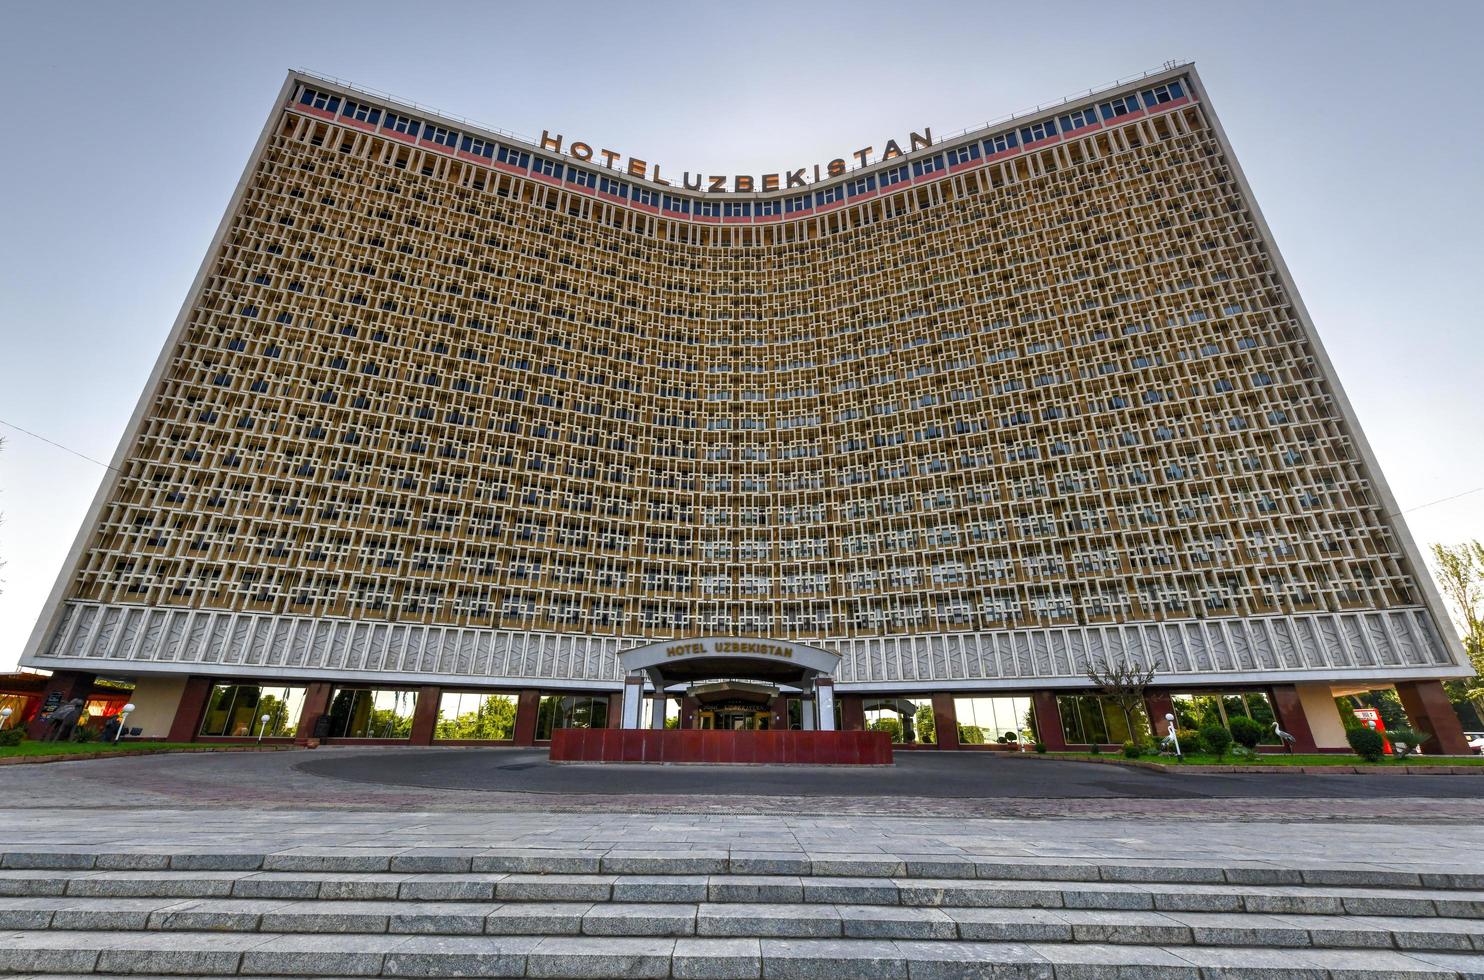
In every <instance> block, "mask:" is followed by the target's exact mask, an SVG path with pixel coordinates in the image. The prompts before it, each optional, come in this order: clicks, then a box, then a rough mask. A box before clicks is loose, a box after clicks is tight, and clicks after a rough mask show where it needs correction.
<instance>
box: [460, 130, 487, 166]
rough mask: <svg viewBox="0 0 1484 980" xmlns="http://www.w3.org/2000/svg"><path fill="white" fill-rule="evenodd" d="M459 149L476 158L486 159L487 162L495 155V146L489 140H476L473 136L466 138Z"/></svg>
mask: <svg viewBox="0 0 1484 980" xmlns="http://www.w3.org/2000/svg"><path fill="white" fill-rule="evenodd" d="M459 149H461V150H463V151H464V152H465V153H472V154H474V155H475V156H478V157H484V158H485V159H486V160H488V159H490V158H491V157H493V156H494V155H495V144H493V143H491V142H490V141H489V140H482V139H475V138H474V137H473V136H465V137H464V142H463V143H462V144H461V145H460V146H459Z"/></svg>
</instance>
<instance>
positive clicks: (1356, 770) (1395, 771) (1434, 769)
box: [1015, 753, 1484, 776]
mask: <svg viewBox="0 0 1484 980" xmlns="http://www.w3.org/2000/svg"><path fill="white" fill-rule="evenodd" d="M1015 754H1020V753H1015ZM1034 758H1039V759H1049V760H1050V761H1052V762H1088V763H1091V764H1093V765H1095V766H1123V767H1125V768H1128V769H1148V770H1151V771H1153V772H1175V773H1180V772H1193V773H1222V772H1226V773H1249V772H1255V773H1265V774H1268V773H1271V774H1282V773H1298V774H1300V775H1304V776H1326V775H1337V776H1388V775H1399V776H1484V766H1447V765H1442V766H1428V765H1417V766H1414V765H1402V766H1366V765H1355V766H1348V765H1347V766H1261V765H1258V766H1244V765H1229V766H1211V765H1188V766H1183V765H1170V764H1167V763H1163V762H1141V761H1140V760H1138V759H1098V758H1082V757H1079V758H1076V759H1068V758H1064V757H1058V756H1054V755H1036V756H1034Z"/></svg>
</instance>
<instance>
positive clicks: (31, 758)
mask: <svg viewBox="0 0 1484 980" xmlns="http://www.w3.org/2000/svg"><path fill="white" fill-rule="evenodd" d="M297 747H298V746H293V745H265V746H262V747H261V748H259V747H258V746H256V745H221V746H216V745H210V746H202V747H201V748H199V749H108V750H104V751H102V752H68V753H66V754H65V755H17V756H11V757H9V758H0V766H25V765H41V764H43V763H48V762H83V761H86V760H88V759H117V758H124V757H127V756H134V755H176V754H180V753H185V754H191V753H196V752H284V751H286V750H288V749H292V748H297Z"/></svg>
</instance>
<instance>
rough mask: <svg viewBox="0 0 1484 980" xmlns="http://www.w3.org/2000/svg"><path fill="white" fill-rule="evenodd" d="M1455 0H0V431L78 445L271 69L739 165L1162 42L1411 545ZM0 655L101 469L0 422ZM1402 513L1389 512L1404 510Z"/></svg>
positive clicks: (202, 213) (222, 201)
mask: <svg viewBox="0 0 1484 980" xmlns="http://www.w3.org/2000/svg"><path fill="white" fill-rule="evenodd" d="M1480 36H1484V2H1479V0H1460V2H1453V3H1447V2H1435V3H1410V4H1408V3H1400V4H1399V3H1395V2H1385V3H1379V2H1360V0H1344V2H1320V0H1303V2H1293V0H1282V2H1273V3H1263V2H1253V0H1243V2H1237V3H1230V2H1227V3H1214V2H1196V3H1188V2H1187V3H1175V2H1159V3H1149V2H1142V0H1114V2H1105V3H1072V2H1064V3H1057V2H1043V3H1025V2H1023V0H1017V2H1013V3H1006V2H977V3H951V2H938V3H920V2H914V0H894V2H879V0H849V2H825V0H810V2H808V3H803V2H796V3H787V4H784V3H770V2H757V0H750V2H746V3H708V2H705V0H689V2H686V3H676V4H672V5H666V4H646V3H626V4H619V3H615V2H612V0H608V2H599V3H586V2H581V0H562V2H561V3H443V2H438V0H422V2H419V3H407V2H406V0H396V2H389V3H388V2H369V0H358V2H355V3H331V2H309V0H295V2H290V3H275V2H266V0H255V2H251V3H228V2H204V3H203V2H179V3H164V2H157V3H150V2H143V0H139V2H132V3H118V2H105V3H83V2H69V3H63V2H57V0H43V2H34V3H33V2H22V0H0V91H3V92H4V93H5V94H6V100H7V103H8V104H9V105H10V110H9V111H8V113H7V118H8V120H9V122H8V123H6V124H5V126H4V129H3V132H4V134H5V138H4V140H3V141H0V147H3V152H0V188H3V192H0V340H3V345H0V419H4V420H5V421H6V422H9V423H11V424H13V425H18V426H22V427H24V428H26V429H30V430H32V431H34V432H38V433H41V434H42V435H44V436H46V437H48V438H50V439H52V440H55V441H56V442H58V443H61V444H63V445H65V446H68V447H71V448H72V449H75V450H77V451H78V452H81V453H84V454H86V455H88V456H92V457H94V458H96V459H102V460H108V459H111V458H112V455H113V452H114V450H115V448H116V446H117V444H118V440H119V438H120V436H121V435H122V432H123V428H124V425H125V423H126V422H127V420H128V417H129V415H130V413H131V412H132V411H133V408H134V404H135V402H136V400H137V399H138V397H139V393H140V390H141V388H142V387H143V385H144V382H145V380H146V378H147V377H148V374H149V371H150V368H151V367H152V365H153V363H154V360H155V358H156V356H157V354H158V352H159V349H160V345H161V344H162V343H163V341H164V339H165V335H166V333H167V332H168V331H169V328H170V325H171V323H172V322H173V321H174V318H175V316H176V313H177V312H178V310H179V308H180V304H181V301H182V300H183V299H184V298H185V294H186V290H187V289H188V288H189V285H190V282H191V279H192V278H193V277H194V275H195V273H196V269H197V267H198V265H199V264H200V262H201V259H202V257H203V255H204V254H205V251H206V248H207V245H208V244H209V242H210V240H211V237H212V234H213V233H214V232H215V230H216V227H217V224H218V222H219V221H220V220H221V216H222V211H223V209H224V208H225V207H226V204H227V200H228V198H229V197H230V195H231V193H232V190H233V188H234V187H235V186H236V183H237V180H238V178H239V177H240V176H241V173H242V168H243V164H244V162H245V161H246V159H247V155H248V153H249V152H250V151H251V149H252V145H253V143H254V141H255V140H256V138H257V135H258V132H259V131H260V129H261V128H262V125H263V122H264V120H265V119H266V117H267V113H268V112H269V110H270V108H271V107H272V103H273V101H274V99H275V97H276V95H277V92H278V88H279V86H280V85H281V84H282V82H283V77H284V72H285V70H286V69H288V68H290V67H302V68H307V69H310V70H312V71H316V72H318V73H320V74H327V75H333V76H337V77H339V78H343V79H347V80H349V81H352V82H355V83H357V84H359V85H361V86H362V87H365V88H371V89H379V90H382V91H386V92H390V93H393V94H394V95H396V96H398V97H400V98H402V99H404V100H409V101H415V102H419V103H423V104H425V105H429V106H436V107H438V108H439V109H440V110H443V111H446V112H449V113H453V114H457V115H461V116H465V117H468V118H470V119H475V120H479V121H481V122H484V123H486V124H489V125H493V126H497V127H500V128H502V129H506V130H509V131H512V132H515V133H520V134H526V135H529V136H538V137H539V136H540V134H541V131H542V130H543V129H549V130H551V131H552V132H554V133H555V132H560V133H563V134H564V135H565V136H566V137H567V138H568V139H569V140H571V139H582V140H584V141H586V142H589V143H593V144H595V145H599V144H600V145H602V146H606V147H610V148H612V149H615V150H618V151H620V152H622V153H624V154H625V155H628V154H631V153H632V154H633V155H634V156H637V157H641V158H643V159H645V160H648V161H651V162H655V161H657V162H660V163H661V164H662V165H663V166H665V167H667V168H669V169H673V170H675V171H680V170H687V169H688V170H691V171H696V170H704V171H705V172H707V173H718V174H719V173H727V174H746V173H751V174H759V173H765V172H776V171H778V170H780V169H785V168H791V167H797V166H800V165H802V164H805V163H813V162H822V161H827V160H829V159H831V158H833V157H836V156H847V155H848V154H849V152H850V151H852V150H854V149H857V148H859V147H862V146H865V145H868V144H874V145H876V146H877V147H880V146H881V145H882V143H883V142H884V141H885V140H886V139H888V138H892V137H895V138H897V139H902V138H904V137H905V135H906V133H907V131H909V130H912V129H920V128H921V127H922V126H931V127H932V128H933V130H934V132H935V133H936V134H939V135H945V134H947V133H950V132H953V131H956V130H959V129H962V128H965V127H970V126H976V125H978V124H981V123H984V122H986V121H988V120H991V119H997V118H999V117H1000V116H1003V115H1005V114H1007V113H1010V112H1014V111H1018V110H1023V109H1028V108H1032V107H1034V106H1035V105H1037V104H1038V103H1044V102H1050V101H1053V100H1057V99H1060V98H1061V97H1063V96H1067V95H1071V94H1074V93H1076V92H1077V91H1079V90H1086V89H1088V88H1090V87H1097V86H1102V85H1105V84H1108V83H1110V82H1112V81H1114V80H1115V79H1118V78H1121V77H1123V76H1127V75H1132V74H1136V73H1138V72H1141V71H1143V70H1145V69H1149V68H1154V67H1156V66H1158V65H1159V64H1161V63H1162V62H1165V61H1169V60H1194V61H1195V62H1196V64H1197V66H1198V67H1199V68H1200V71H1201V75H1202V78H1203V79H1204V81H1205V83H1206V86H1207V88H1208V90H1209V91H1210V94H1211V96H1212V100H1213V102H1214V103H1215V106H1216V109H1217V111H1218V112H1219V114H1220V116H1221V119H1222V122H1223V124H1224V125H1225V127H1226V130H1227V133H1228V135H1229V136H1230V137H1231V139H1232V142H1233V144H1234V145H1235V147H1236V150H1237V154H1238V156H1239V158H1240V160H1241V163H1242V165H1243V167H1244V169H1245V170H1246V172H1247V176H1248V178H1249V179H1250V180H1251V182H1252V185H1253V187H1254V189H1255V192H1256V195H1257V199H1258V201H1259V203H1260V204H1261V206H1262V208H1263V211H1264V213H1265V214H1266V215H1267V218H1268V220H1269V222H1270V224H1271V225H1272V228H1273V232H1274V235H1275V236H1276V238H1277V241H1278V244H1279V246H1280V247H1281V248H1282V251H1283V254H1284V256H1285V257H1286V258H1287V260H1288V263H1289V265H1290V267H1291V268H1292V270H1293V273H1294V276H1295V277H1296V278H1297V280H1298V285H1299V289H1300V291H1301V292H1302V293H1303V296H1304V299H1305V300H1306V302H1307V303H1308V306H1309V309H1310V312H1311V313H1312V314H1313V316H1314V319H1315V321H1316V323H1317V324H1318V327H1319V331H1320V334H1321V336H1322V337H1323V339H1324V342H1325V344H1326V346H1327V347H1328V349H1329V352H1330V355H1331V356H1332V358H1333V359H1334V361H1335V364H1336V366H1337V368H1338V370H1339V374H1340V378H1341V380H1342V381H1343V383H1344V386H1345V388H1346V390H1347V391H1348V392H1349V395H1350V397H1351V400H1352V401H1353V403H1354V405H1355V408H1356V410H1357V412H1358V413H1359V416H1360V420H1361V422H1362V424H1363V426H1364V428H1365V431H1366V434H1367V436H1368V437H1369V438H1370V440H1371V443H1372V445H1373V447H1374V448H1375V450H1376V452H1377V454H1378V455H1379V457H1380V460H1381V464H1382V468H1383V470H1384V471H1385V474H1386V476H1387V477H1388V478H1389V480H1390V482H1391V486H1392V488H1393V490H1394V491H1395V492H1396V495H1397V497H1398V499H1399V500H1400V502H1401V506H1402V508H1403V509H1406V510H1409V513H1408V514H1407V520H1408V522H1409V523H1410V525H1411V527H1412V529H1413V532H1414V533H1415V535H1416V536H1417V539H1418V541H1419V543H1420V544H1422V545H1423V546H1424V547H1425V546H1426V545H1427V543H1429V542H1433V541H1449V542H1451V541H1458V540H1462V539H1466V538H1469V537H1475V536H1477V537H1481V538H1484V493H1476V494H1472V495H1469V496H1463V497H1459V498H1458V499H1456V500H1453V501H1450V502H1447V503H1440V504H1436V505H1433V506H1426V507H1423V506H1421V505H1424V504H1428V503H1429V502H1431V501H1435V500H1438V499H1439V498H1443V497H1448V496H1450V495H1452V494H1458V493H1461V492H1463V491H1468V490H1472V489H1474V488H1477V487H1481V486H1484V453H1481V452H1480V451H1479V449H1480V446H1479V441H1480V436H1479V433H1480V431H1481V423H1484V398H1481V397H1480V394H1479V385H1480V379H1481V377H1484V371H1481V370H1480V369H1481V367H1484V357H1481V351H1484V335H1481V330H1480V326H1481V324H1480V313H1479V310H1480V301H1479V287H1480V285H1481V282H1484V248H1481V234H1480V229H1481V228H1484V213H1481V212H1484V207H1481V203H1480V202H1481V201H1484V194H1481V193H1480V177H1481V173H1480V160H1481V159H1484V152H1481V151H1484V135H1481V134H1484V110H1481V108H1480V106H1481V105H1484V101H1481V97H1480V91H1479V88H1480V86H1479V76H1480V69H1479V65H1480V64H1481V62H1480V59H1479V55H1478V48H1477V45H1478V39H1479V37H1480ZM0 435H4V437H5V439H6V443H5V447H4V450H3V452H0V512H3V514H4V523H3V524H0V560H4V561H5V562H6V563H7V564H6V567H5V568H4V569H3V570H0V577H3V579H4V583H3V586H0V588H3V590H4V591H3V593H0V670H3V669H7V668H8V667H9V666H10V665H11V664H12V663H14V661H15V659H16V658H17V657H18V656H19V655H20V650H21V646H22V644H23V642H24V641H25V638H26V636H27V635H28V634H29V632H30V629H31V626H32V624H33V623H34V621H35V619H36V616H37V614H38V612H39V611H40V608H41V605H42V602H43V600H44V599H45V596H46V594H47V592H48V590H49V589H50V588H51V585H52V582H53V580H54V578H55V576H56V574H57V571H58V569H59V567H60V566H61V563H62V560H63V558H64V557H65V556H66V553H67V550H68V548H69V547H70V545H71V543H72V540H73V537H74V535H75V534H76V531H77V527H78V524H79V523H80V521H81V520H82V518H83V516H84V513H85V512H86V510H87V506H88V504H89V502H90V501H91V499H92V497H93V494H94V492H95V490H96V489H97V486H98V482H99V480H100V478H101V477H102V475H103V473H104V470H103V469H102V468H101V467H99V466H96V465H94V464H92V463H89V462H85V461H84V460H82V459H79V458H77V457H76V456H72V455H69V454H67V453H66V452H63V451H62V450H60V449H57V448H54V447H53V446H50V445H47V444H46V443H43V442H39V441H37V440H35V439H33V438H31V437H29V436H26V435H22V434H19V433H17V432H15V431H14V430H9V429H6V428H5V427H3V426H0ZM1412 508H1420V509H1412Z"/></svg>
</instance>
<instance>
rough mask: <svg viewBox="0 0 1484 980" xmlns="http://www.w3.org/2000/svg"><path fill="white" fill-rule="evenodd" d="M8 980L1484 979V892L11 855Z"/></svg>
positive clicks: (1245, 870) (874, 871)
mask: <svg viewBox="0 0 1484 980" xmlns="http://www.w3.org/2000/svg"><path fill="white" fill-rule="evenodd" d="M300 850H302V849H300ZM0 973H8V974H25V975H28V976H33V977H37V978H41V977H51V976H64V975H65V976H75V975H77V974H102V975H133V976H138V975H140V974H145V975H151V976H280V977H281V976H296V977H350V976H386V977H625V978H640V977H694V978H733V977H736V978H747V977H750V978H768V980H772V978H813V977H851V978H873V977H891V978H905V980H924V978H950V977H952V978H961V977H976V978H979V977H994V978H1002V977H1044V978H1068V977H1077V978H1093V977H1095V978H1103V977H1133V976H1138V977H1146V976H1147V977H1156V978H1166V977H1169V978H1176V977H1179V978H1194V977H1199V978H1208V977H1223V978H1225V977H1257V976H1263V977H1279V976H1282V977H1286V976H1304V977H1336V978H1338V977H1345V978H1370V977H1374V978H1382V977H1387V978H1395V977H1458V976H1477V977H1484V875H1476V874H1444V873H1436V874H1433V873H1424V874H1414V873H1409V872H1398V871H1385V870H1372V869H1365V868H1348V869H1347V868H1330V869H1324V868H1314V869H1311V870H1302V871H1300V870H1288V869H1281V868H1275V867H1272V866H1267V865H1264V866H1227V867H1209V866H1200V865H1197V864H1177V863H1163V862H1149V863H1138V864H1136V863H1129V862H1107V863H1094V864H1074V863H1054V862H1048V861H1045V860H1032V859H1024V860H1017V859H1010V858H994V859H971V858H965V857H957V856H938V857H928V858H925V859H923V860H920V861H918V860H913V859H911V858H906V859H900V858H894V857H889V856H880V857H872V856H861V857H850V856H833V857H831V856H825V857H819V856H803V855H799V856H778V855H768V854H756V855H752V856H746V855H741V854H738V853H732V852H726V851H721V852H704V851H692V852H687V853H679V854H652V853H639V852H627V853H625V852H616V851H609V852H606V853H602V854H588V853H583V852H582V851H580V850H482V851H481V850H474V849H467V850H464V851H459V852H451V851H440V850H436V849H431V848H429V849H418V848H413V849H404V850H401V851H397V852H381V853H377V852H376V851H374V850H372V849H340V850H338V851H335V852H333V853H298V852H290V853H284V852H280V853H273V854H246V853H220V852H198V853H186V852H180V853H170V854H165V853H137V852H129V853H98V854H93V853H71V852H66V851H36V852H11V853H7V854H5V855H4V856H3V858H0Z"/></svg>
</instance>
